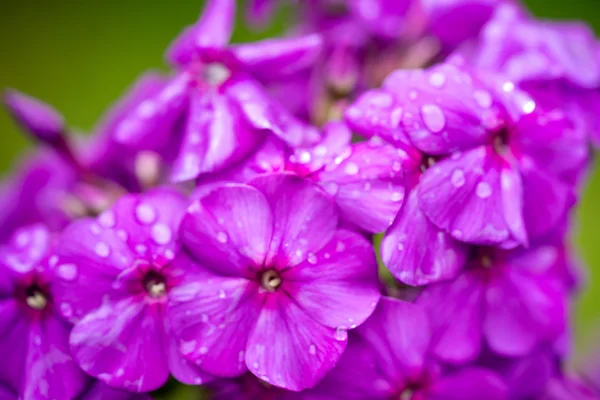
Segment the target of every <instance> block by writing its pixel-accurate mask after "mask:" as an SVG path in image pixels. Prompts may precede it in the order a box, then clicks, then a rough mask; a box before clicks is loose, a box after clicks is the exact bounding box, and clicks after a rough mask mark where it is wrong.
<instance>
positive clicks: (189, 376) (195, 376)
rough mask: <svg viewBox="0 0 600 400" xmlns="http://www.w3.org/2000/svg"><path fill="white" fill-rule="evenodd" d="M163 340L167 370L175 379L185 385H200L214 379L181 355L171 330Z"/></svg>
mask: <svg viewBox="0 0 600 400" xmlns="http://www.w3.org/2000/svg"><path fill="white" fill-rule="evenodd" d="M165 342H166V344H165V348H166V352H167V362H168V364H169V371H171V374H172V375H173V377H174V378H175V379H177V380H178V381H179V382H181V383H184V384H186V385H200V384H203V383H207V382H210V381H211V380H213V379H214V377H213V376H212V375H209V374H208V373H206V372H204V371H203V370H202V369H201V368H200V367H198V366H197V365H196V364H194V363H192V362H191V361H188V360H187V359H186V358H184V357H183V355H182V354H181V351H180V350H179V342H178V341H177V340H176V339H175V337H174V336H173V334H172V332H168V333H167V335H166V337H165Z"/></svg>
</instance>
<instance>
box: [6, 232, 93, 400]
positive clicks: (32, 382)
mask: <svg viewBox="0 0 600 400" xmlns="http://www.w3.org/2000/svg"><path fill="white" fill-rule="evenodd" d="M52 246H53V239H52V236H51V233H50V232H49V231H48V229H46V228H45V227H44V226H43V225H32V226H29V227H25V228H21V229H19V230H17V231H16V232H15V234H14V236H12V238H11V240H10V241H9V242H8V243H6V244H5V245H3V246H2V247H1V248H0V316H1V317H0V337H1V338H2V340H0V354H2V361H0V376H1V377H2V379H1V380H2V382H3V383H4V384H6V385H7V386H8V388H7V389H6V390H7V391H9V390H10V391H11V392H13V393H14V394H16V393H18V398H20V399H71V398H74V397H75V396H76V395H77V394H78V393H80V392H81V391H82V390H83V388H84V387H85V385H86V383H87V377H86V375H85V374H84V373H83V371H81V370H80V369H79V367H78V366H77V364H76V363H75V361H74V360H73V359H72V358H71V351H70V349H69V332H70V330H71V324H70V323H68V322H67V321H66V320H64V319H63V318H62V317H61V316H60V314H61V311H62V310H63V308H64V307H65V305H64V304H62V303H61V302H60V301H59V300H58V299H57V297H56V296H57V294H58V289H57V288H56V287H55V286H54V283H55V279H56V271H55V270H53V269H52V266H53V265H55V262H56V257H53V256H51V251H52ZM9 388H10V389H9ZM2 395H4V394H2V390H0V396H2ZM4 396H5V397H6V398H9V399H16V398H17V396H16V395H14V396H12V397H11V396H9V395H4ZM2 398H3V399H4V397H2Z"/></svg>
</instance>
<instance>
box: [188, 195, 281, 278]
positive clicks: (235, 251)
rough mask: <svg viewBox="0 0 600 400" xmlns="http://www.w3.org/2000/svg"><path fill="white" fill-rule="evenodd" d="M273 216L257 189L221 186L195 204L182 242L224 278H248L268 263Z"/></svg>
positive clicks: (266, 201)
mask: <svg viewBox="0 0 600 400" xmlns="http://www.w3.org/2000/svg"><path fill="white" fill-rule="evenodd" d="M273 223H274V221H273V215H272V211H271V207H270V205H269V203H268V200H267V199H266V198H265V196H264V195H263V194H262V193H261V192H260V191H259V190H257V189H256V188H254V187H252V186H247V185H238V184H230V185H227V186H221V187H218V188H217V189H215V190H213V191H212V192H210V193H209V194H208V195H206V196H205V197H203V198H201V199H199V200H197V201H196V202H194V203H193V204H192V205H191V206H190V208H189V209H188V211H187V213H186V215H185V217H184V218H183V221H182V223H181V229H180V235H181V240H182V242H183V244H184V246H185V248H186V249H187V251H189V252H190V253H191V254H192V256H193V257H194V258H195V259H196V260H198V261H200V263H201V264H202V265H204V266H206V267H207V268H209V269H212V270H214V271H215V272H218V273H221V274H223V275H233V276H247V275H248V273H250V271H252V269H254V268H257V267H260V266H262V265H263V264H264V262H265V257H266V255H267V252H268V250H269V245H270V243H271V237H272V236H273Z"/></svg>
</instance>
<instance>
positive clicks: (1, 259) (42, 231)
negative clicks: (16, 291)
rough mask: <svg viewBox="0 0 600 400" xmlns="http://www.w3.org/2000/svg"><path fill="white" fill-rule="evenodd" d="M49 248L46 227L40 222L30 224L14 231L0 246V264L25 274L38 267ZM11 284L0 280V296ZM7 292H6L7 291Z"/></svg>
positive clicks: (49, 243)
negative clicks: (7, 241) (5, 242)
mask: <svg viewBox="0 0 600 400" xmlns="http://www.w3.org/2000/svg"><path fill="white" fill-rule="evenodd" d="M50 249H51V237H50V232H49V231H48V228H46V227H45V226H44V225H42V224H35V225H30V226H27V227H24V228H21V229H18V230H17V231H15V233H14V235H12V237H11V239H10V242H9V243H8V244H7V245H5V246H2V247H0V265H2V266H3V267H5V268H6V269H7V271H12V272H14V273H16V274H20V275H22V274H27V273H29V272H32V271H33V270H34V269H35V268H36V267H38V266H39V265H40V264H41V263H42V261H43V260H44V258H46V257H47V255H48V252H49V251H50ZM10 288H11V285H10V284H9V282H7V281H5V280H4V279H2V280H0V296H2V294H3V292H5V291H7V290H9V289H10ZM7 294H8V293H7Z"/></svg>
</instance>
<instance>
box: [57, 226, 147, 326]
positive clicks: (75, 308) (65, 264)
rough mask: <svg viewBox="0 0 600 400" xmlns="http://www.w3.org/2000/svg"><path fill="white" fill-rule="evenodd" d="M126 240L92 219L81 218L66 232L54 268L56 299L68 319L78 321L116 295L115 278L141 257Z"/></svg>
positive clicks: (59, 244)
mask: <svg viewBox="0 0 600 400" xmlns="http://www.w3.org/2000/svg"><path fill="white" fill-rule="evenodd" d="M124 238H125V240H124ZM126 239H127V237H125V236H123V235H122V234H120V233H119V232H117V231H115V230H113V229H112V228H106V227H104V226H102V225H100V224H98V223H97V222H96V221H94V220H92V219H81V220H78V221H76V222H74V223H73V224H71V225H70V226H68V227H67V228H66V229H65V230H64V231H63V235H62V237H61V240H59V241H58V245H57V247H56V255H57V256H58V260H57V262H56V263H55V264H54V266H53V267H52V270H53V272H54V274H55V277H56V278H55V280H54V281H53V293H54V299H55V301H56V303H57V304H60V305H61V307H60V309H61V311H62V312H63V316H64V317H65V318H67V319H70V320H73V321H76V320H78V319H80V318H82V317H83V316H84V315H86V314H87V313H88V312H90V311H92V310H94V309H96V308H97V307H98V306H99V305H100V304H101V303H102V301H103V298H105V296H112V295H114V294H115V293H114V290H113V289H112V284H113V282H114V280H115V278H116V277H117V276H118V275H119V274H120V273H121V272H122V271H123V270H125V269H126V268H128V267H130V266H131V265H132V264H133V262H134V260H135V259H137V258H138V256H137V255H136V254H135V253H134V252H133V251H132V249H131V248H130V247H129V245H128V244H127V242H126Z"/></svg>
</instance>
